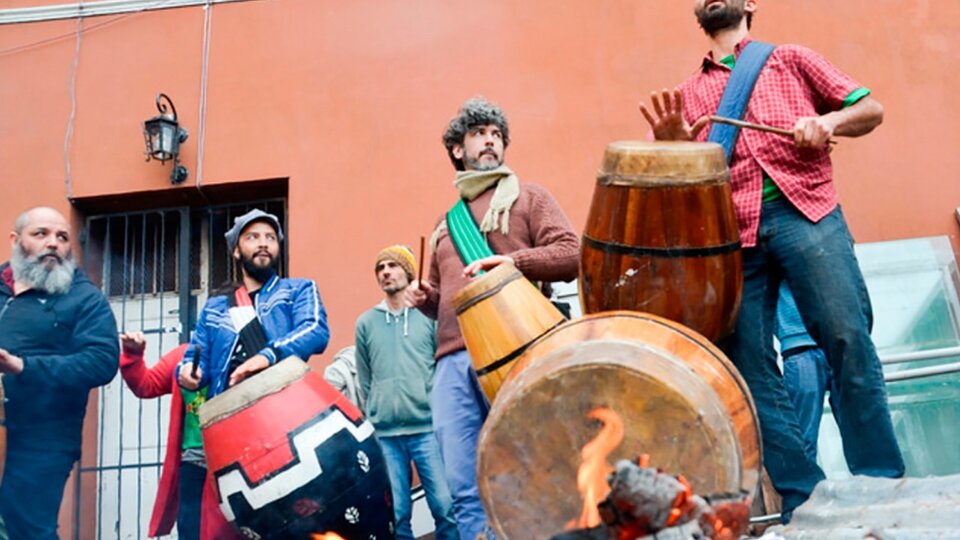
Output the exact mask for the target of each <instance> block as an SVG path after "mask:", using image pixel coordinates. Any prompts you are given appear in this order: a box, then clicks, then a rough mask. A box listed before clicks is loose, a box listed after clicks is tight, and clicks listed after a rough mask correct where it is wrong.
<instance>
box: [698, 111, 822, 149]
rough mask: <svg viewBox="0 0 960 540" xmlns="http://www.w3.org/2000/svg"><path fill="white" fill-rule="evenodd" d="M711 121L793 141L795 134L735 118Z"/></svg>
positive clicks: (721, 117) (711, 119) (714, 117)
mask: <svg viewBox="0 0 960 540" xmlns="http://www.w3.org/2000/svg"><path fill="white" fill-rule="evenodd" d="M710 121H711V122H718V123H720V124H730V125H731V126H737V127H739V128H746V129H755V130H757V131H765V132H767V133H776V134H777V135H783V136H784V137H790V138H791V139H792V138H793V132H792V131H790V130H789V129H783V128H777V127H773V126H765V125H763V124H754V123H753V122H744V121H743V120H734V119H733V118H725V117H723V116H711V117H710ZM827 144H837V141H835V140H833V139H830V140H828V141H827Z"/></svg>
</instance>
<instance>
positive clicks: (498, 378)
mask: <svg viewBox="0 0 960 540" xmlns="http://www.w3.org/2000/svg"><path fill="white" fill-rule="evenodd" d="M453 307H454V310H455V311H456V313H457V322H458V323H459V324H460V332H461V333H462V334H463V340H464V342H465V343H466V346H467V351H469V352H470V358H471V359H472V361H473V367H474V369H475V370H476V371H477V378H478V379H479V380H480V386H481V387H482V388H483V392H484V393H485V394H486V395H487V399H489V400H490V401H491V402H493V398H494V397H495V396H496V395H497V390H498V389H499V388H500V384H501V383H502V382H503V380H504V379H505V378H506V377H507V373H509V372H510V369H511V368H512V367H513V361H514V360H515V359H516V358H517V357H518V356H519V355H520V353H522V352H523V350H524V349H525V348H526V347H527V345H529V344H530V343H532V342H533V341H534V340H536V339H537V338H538V337H540V336H542V335H544V334H546V333H547V332H548V331H549V330H550V329H552V328H554V327H555V326H557V325H558V324H560V323H562V322H563V321H564V320H566V319H564V317H563V314H562V313H560V310H558V309H557V308H556V307H555V306H554V305H553V304H551V303H550V300H548V299H547V298H546V297H545V296H543V293H541V292H540V290H539V289H537V288H536V287H535V286H534V285H533V284H532V283H530V281H529V280H527V279H526V278H524V277H523V274H521V273H520V271H519V270H517V268H516V267H515V266H513V265H512V264H501V265H499V266H497V267H495V268H494V269H492V270H490V271H489V272H487V273H485V274H483V275H481V276H479V277H477V278H476V279H475V280H473V281H472V282H471V283H470V284H469V285H467V286H466V287H464V288H463V289H461V290H460V291H458V292H457V294H455V295H454V296H453Z"/></svg>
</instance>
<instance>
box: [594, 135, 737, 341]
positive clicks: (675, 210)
mask: <svg viewBox="0 0 960 540" xmlns="http://www.w3.org/2000/svg"><path fill="white" fill-rule="evenodd" d="M729 177H730V173H729V170H728V169H727V165H726V160H725V156H724V153H723V149H722V148H721V147H720V145H717V144H714V143H686V142H683V143H681V142H672V143H671V142H646V141H619V142H614V143H610V144H609V145H608V146H607V149H606V152H605V154H604V160H603V165H602V167H601V168H600V171H599V173H598V175H597V184H596V187H595V190H594V193H593V199H592V202H591V204H590V211H589V214H588V216H587V224H586V227H585V229H584V233H583V241H582V244H581V257H580V282H579V286H580V300H581V307H582V308H583V311H584V313H598V312H601V311H610V310H620V309H627V310H634V311H643V312H647V313H653V314H655V315H659V316H661V317H666V318H668V319H670V320H673V321H676V322H679V323H681V324H683V325H685V326H688V327H690V328H692V329H693V330H695V331H697V332H698V333H700V334H703V335H704V336H706V337H707V339H710V340H711V341H714V342H715V341H717V340H718V339H720V338H722V337H724V336H726V335H728V334H729V333H730V332H732V331H733V326H734V323H735V322H736V317H737V313H738V311H739V308H740V296H741V292H742V287H743V265H742V258H741V253H740V233H739V228H738V225H737V216H736V211H735V208H734V205H733V199H732V195H731V189H730V181H729Z"/></svg>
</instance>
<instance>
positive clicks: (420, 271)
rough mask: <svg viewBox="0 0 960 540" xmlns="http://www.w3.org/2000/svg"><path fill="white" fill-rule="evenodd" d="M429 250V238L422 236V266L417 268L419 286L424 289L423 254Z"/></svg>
mask: <svg viewBox="0 0 960 540" xmlns="http://www.w3.org/2000/svg"><path fill="white" fill-rule="evenodd" d="M426 251H427V239H426V238H424V237H423V236H421V237H420V266H419V267H418V268H417V288H418V289H420V290H421V291H422V290H423V254H424V253H425V252H426Z"/></svg>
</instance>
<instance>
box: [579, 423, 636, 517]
mask: <svg viewBox="0 0 960 540" xmlns="http://www.w3.org/2000/svg"><path fill="white" fill-rule="evenodd" d="M587 417H588V418H593V419H594V420H599V421H600V422H602V423H603V427H602V428H601V429H600V433H598V434H597V436H596V437H594V438H593V440H591V441H590V442H588V443H587V444H585V445H584V446H583V449H581V450H580V458H581V461H580V468H579V469H578V470H577V490H578V491H580V496H581V497H583V509H582V510H581V512H580V518H579V519H574V520H570V521H569V522H568V523H567V527H566V530H570V529H574V528H577V527H579V528H582V529H583V528H588V527H596V526H597V525H599V524H600V512H599V510H597V505H598V504H599V503H600V501H602V500H603V498H604V497H606V496H607V494H608V493H610V486H608V485H607V476H608V475H609V474H610V473H611V472H613V466H612V465H610V464H609V463H608V462H607V456H609V455H610V452H613V451H614V450H615V449H616V448H617V447H618V446H620V443H621V442H622V441H623V420H621V419H620V415H618V414H617V413H616V412H614V411H613V409H608V408H607V407H597V408H596V409H593V410H592V411H590V412H589V413H587Z"/></svg>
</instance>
